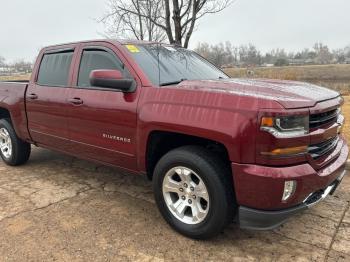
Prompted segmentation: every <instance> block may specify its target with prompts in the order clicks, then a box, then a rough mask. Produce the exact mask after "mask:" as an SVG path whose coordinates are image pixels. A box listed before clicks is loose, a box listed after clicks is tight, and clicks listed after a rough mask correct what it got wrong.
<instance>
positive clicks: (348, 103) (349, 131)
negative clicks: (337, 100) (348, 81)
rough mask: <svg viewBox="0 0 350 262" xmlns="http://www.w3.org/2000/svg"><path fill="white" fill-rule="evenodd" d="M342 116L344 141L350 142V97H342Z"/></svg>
mask: <svg viewBox="0 0 350 262" xmlns="http://www.w3.org/2000/svg"><path fill="white" fill-rule="evenodd" d="M343 114H344V116H345V126H344V129H343V134H344V136H345V137H346V139H347V140H348V141H349V142H350V122H349V120H350V96H344V106H343Z"/></svg>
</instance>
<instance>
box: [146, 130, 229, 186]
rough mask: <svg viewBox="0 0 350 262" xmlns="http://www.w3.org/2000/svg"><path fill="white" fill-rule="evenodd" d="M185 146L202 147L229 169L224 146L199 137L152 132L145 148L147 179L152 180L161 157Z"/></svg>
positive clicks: (226, 151) (168, 132) (159, 131)
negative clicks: (216, 156)
mask: <svg viewBox="0 0 350 262" xmlns="http://www.w3.org/2000/svg"><path fill="white" fill-rule="evenodd" d="M186 145H197V146H202V147H203V148H206V149H208V150H210V151H213V152H215V153H217V154H218V155H219V157H220V159H221V160H222V161H223V162H224V163H226V164H227V165H228V167H229V168H230V169H231V165H230V157H229V152H228V150H227V148H226V147H225V145H224V144H222V143H220V142H218V141H215V140H211V139H207V138H202V137H199V136H193V135H187V134H182V133H177V132H170V131H161V130H154V131H152V132H150V133H149V135H148V139H147V146H146V154H145V165H146V173H147V176H148V178H149V179H152V176H153V171H154V168H155V166H156V164H157V163H158V161H159V160H160V158H161V157H162V156H164V155H165V154H166V153H168V152H169V151H171V150H173V149H176V148H179V147H182V146H186Z"/></svg>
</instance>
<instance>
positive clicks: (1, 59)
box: [0, 56, 6, 67]
mask: <svg viewBox="0 0 350 262" xmlns="http://www.w3.org/2000/svg"><path fill="white" fill-rule="evenodd" d="M5 62H6V60H5V58H4V57H2V56H0V67H3V66H5V65H6V63H5Z"/></svg>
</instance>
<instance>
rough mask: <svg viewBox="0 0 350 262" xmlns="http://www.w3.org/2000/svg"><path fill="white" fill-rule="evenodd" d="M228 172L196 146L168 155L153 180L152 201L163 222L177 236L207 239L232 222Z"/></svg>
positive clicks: (207, 153) (231, 196)
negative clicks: (179, 234)
mask: <svg viewBox="0 0 350 262" xmlns="http://www.w3.org/2000/svg"><path fill="white" fill-rule="evenodd" d="M230 176H231V174H230V172H229V168H227V166H226V165H225V164H224V163H223V162H222V161H221V159H219V158H217V157H216V156H215V155H214V154H213V153H212V152H210V151H208V150H207V149H205V148H202V147H197V146H185V147H181V148H178V149H175V150H172V151H170V152H169V153H167V154H166V155H165V156H163V157H162V158H161V160H160V161H159V162H158V164H157V166H156V168H155V171H154V176H153V189H154V194H155V200H156V203H157V205H158V208H159V210H160V212H161V214H162V215H163V217H164V219H165V220H166V221H167V222H168V223H169V224H170V225H171V226H172V227H173V228H174V229H175V230H177V231H178V232H180V233H181V234H183V235H185V236H188V237H191V238H195V239H207V238H210V237H213V236H215V235H217V234H219V233H220V232H221V231H222V230H223V229H224V228H225V227H226V225H227V224H228V223H229V222H231V221H232V220H233V216H234V210H235V201H234V194H233V185H232V179H231V178H230Z"/></svg>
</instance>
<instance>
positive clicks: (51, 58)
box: [37, 51, 73, 87]
mask: <svg viewBox="0 0 350 262" xmlns="http://www.w3.org/2000/svg"><path fill="white" fill-rule="evenodd" d="M72 57H73V51H69V52H61V53H54V54H45V55H44V57H43V59H42V60H41V64H40V68H39V74H38V80H37V83H38V84H39V85H44V86H62V87H64V86H67V85H68V76H69V69H70V65H71V62H72Z"/></svg>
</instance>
